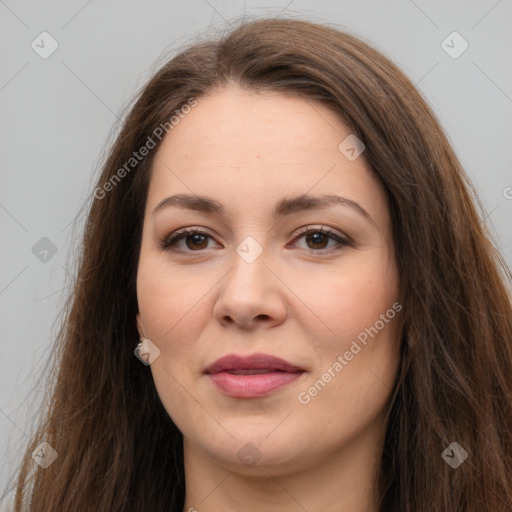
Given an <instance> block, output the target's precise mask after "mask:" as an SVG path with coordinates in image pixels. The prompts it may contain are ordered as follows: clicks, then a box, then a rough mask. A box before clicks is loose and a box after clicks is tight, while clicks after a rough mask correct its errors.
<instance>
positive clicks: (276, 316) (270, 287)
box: [215, 236, 285, 328]
mask: <svg viewBox="0 0 512 512" xmlns="http://www.w3.org/2000/svg"><path fill="white" fill-rule="evenodd" d="M231 258H232V260H231V267H232V268H231V271H230V272H228V274H227V275H226V276H225V280H223V285H222V286H221V291H220V295H219V297H218V302H217V304H216V306H215V314H216V316H217V318H218V320H219V321H220V322H222V323H226V321H228V322H229V321H232V322H234V323H236V324H238V325H239V326H241V327H244V328H249V327H251V326H253V325H254V322H256V321H257V320H258V319H265V320H267V321H269V319H270V320H271V322H272V323H275V322H277V323H280V322H282V320H283V318H284V317H283V315H284V313H285V307H284V304H283V300H282V297H280V296H279V291H278V289H277V288H276V286H278V284H277V283H276V282H275V279H274V277H273V274H272V272H270V270H269V269H268V268H267V265H268V264H269V260H268V254H267V252H266V251H264V248H263V247H262V245H260V243H259V242H258V241H257V240H256V239H255V238H254V237H252V236H247V237H246V238H244V239H243V240H242V241H241V242H240V243H239V244H238V245H237V246H236V247H235V250H234V251H233V254H232V256H231Z"/></svg>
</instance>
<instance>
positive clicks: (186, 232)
mask: <svg viewBox="0 0 512 512" xmlns="http://www.w3.org/2000/svg"><path fill="white" fill-rule="evenodd" d="M308 233H324V234H326V235H328V237H329V238H330V239H331V240H334V241H335V242H337V246H336V247H334V248H330V249H319V250H315V249H305V250H309V251H311V252H313V253H318V254H328V253H331V252H334V251H336V250H337V249H339V248H340V247H347V246H352V245H354V242H353V240H352V239H351V238H350V237H349V236H347V235H344V234H340V233H338V232H337V231H336V230H334V229H332V228H330V227H328V226H324V225H321V224H317V225H314V224H307V225H305V226H302V227H300V228H298V229H297V230H296V231H295V233H294V234H293V238H292V240H291V241H290V242H288V244H287V247H288V245H290V244H293V243H295V242H296V241H297V240H298V239H299V238H302V237H303V236H305V235H307V234H308ZM195 234H200V235H205V236H206V237H208V238H211V239H213V240H214V239H215V237H214V236H213V235H211V234H210V233H209V232H208V230H206V228H202V227H194V226H190V227H186V228H181V229H178V230H176V231H174V232H173V233H171V234H170V235H169V236H167V237H166V238H165V239H164V240H163V241H162V242H161V243H159V246H160V249H162V250H164V251H173V252H176V253H182V254H184V253H199V254H200V253H203V252H204V251H206V250H207V249H200V250H197V251H193V250H186V251H182V250H181V249H173V248H172V245H174V244H175V243H176V242H179V241H181V240H182V239H184V238H186V237H187V236H190V235H195Z"/></svg>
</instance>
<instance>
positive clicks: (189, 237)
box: [160, 229, 212, 252]
mask: <svg viewBox="0 0 512 512" xmlns="http://www.w3.org/2000/svg"><path fill="white" fill-rule="evenodd" d="M209 239H212V237H211V236H210V235H208V234H206V233H203V232H202V231H199V230H197V229H196V230H194V229H184V230H182V231H178V232H177V233H173V234H172V235H171V236H169V237H167V238H166V239H165V240H164V241H163V242H162V243H161V244H160V247H161V248H162V249H163V250H176V251H183V252H198V251H201V250H203V249H207V248H208V241H209ZM182 241H184V242H185V247H183V246H181V247H180V244H181V242H182Z"/></svg>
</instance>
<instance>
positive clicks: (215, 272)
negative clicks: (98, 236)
mask: <svg viewBox="0 0 512 512" xmlns="http://www.w3.org/2000/svg"><path fill="white" fill-rule="evenodd" d="M348 135H350V131H349V130H348V129H347V128H346V127H345V126H344V125H343V124H342V122H341V120H340V119H339V118H338V116H337V115H336V114H335V113H334V112H332V111H330V110H329V109H328V108H327V107H325V106H323V105H321V104H318V103H315V102H312V101H310V100H305V99H304V98H301V97H297V96H293V95H283V94H281V93H269V92H265V93H256V92H252V91H244V90H241V89H238V88H236V87H235V86H230V87H229V88H227V89H224V90H217V91H215V92H213V93H211V94H210V95H208V96H203V97H201V98H198V105H197V106H196V107H195V108H193V109H192V110H191V112H190V113H189V114H187V115H186V116H185V117H184V118H183V119H182V120H181V121H180V122H179V124H177V125H176V126H175V127H174V128H173V130H172V131H171V132H169V134H168V135H167V136H166V137H165V139H164V140H163V142H162V145H161V147H160V148H159V149H158V153H157V155H156V158H155V162H154V165H153V170H152V176H151V181H150V187H149V192H148V198H147V204H146V210H145V219H144V226H143V238H142V246H141V253H140V262H139V268H138V275H137V295H138V304H139V313H138V314H137V322H138V325H139V327H140V329H141V331H142V332H143V333H144V335H145V336H146V337H148V338H149V339H150V340H152V342H153V343H154V344H155V345H156V346H157V347H158V348H159V349H160V355H159V356H158V357H157V358H156V359H155V360H154V362H153V363H152V364H151V366H150V369H151V372H152V375H153V378H154V382H155V385H156V388H157V391H158V394H159V396H160V399H161V400H162V403H163V405H164V407H165V408H166V410H167V412H168V413H169V415H170V416H171V418H172V419H173V421H174V422H175V423H176V425H177V426H178V428H179V429H180V431H181V432H182V433H183V436H184V454H185V476H186V490H187V492H186V503H185V507H184V509H183V510H184V511H189V510H197V511H198V512H214V511H215V512H218V511H219V510H222V511H223V512H230V511H239V510H249V511H255V512H256V511H265V512H273V511H277V510H279V512H288V511H303V510H309V511H316V510H323V511H335V510H336V511H337V512H340V511H342V512H343V511H347V512H348V511H350V512H358V511H361V512H362V511H365V512H368V511H377V503H376V500H375V495H374V493H373V492H372V491H373V489H374V478H375V468H376V465H377V464H378V460H379V457H380V453H381V449H382V436H383V429H384V425H385V414H386V411H387V405H388V403H389V398H390V392H391V387H392V383H393V381H394V378H395V376H396V372H397V369H398V339H399V327H398V326H399V321H398V318H399V316H400V314H399V313H398V314H397V316H396V317H395V318H394V320H390V321H388V322H387V323H385V326H384V327H383V328H382V329H380V330H379V331H378V334H377V335H375V336H374V337H373V338H372V337H368V342H367V345H366V346H363V345H361V344H360V345H361V346H362V349H361V351H359V352H358V353H357V354H356V355H354V356H353V358H352V360H350V361H346V362H347V364H346V366H344V367H343V369H342V370H341V371H339V372H334V374H335V377H332V378H331V380H330V382H329V383H327V384H326V385H325V387H323V389H322V390H321V391H320V392H318V393H317V395H316V396H314V397H312V398H311V400H310V401H309V403H307V404H303V403H300V402H299V400H298V394H299V393H300V392H304V391H307V390H308V388H310V387H311V386H312V384H313V383H314V382H315V381H317V380H318V379H320V378H322V375H323V374H324V373H325V372H326V371H327V369H328V368H330V367H332V366H333V363H334V362H335V361H336V360H337V357H338V356H339V355H342V356H343V354H345V353H346V352H347V351H348V350H349V349H350V346H351V344H352V342H353V341H354V340H356V339H357V336H358V335H359V334H360V333H361V332H363V331H364V330H365V328H369V327H371V326H374V325H375V323H376V321H378V320H379V318H381V315H382V314H385V313H386V311H387V310H389V309H390V308H391V307H392V305H393V304H394V303H395V302H396V301H398V290H399V276H398V273H397V268H396V264H395V259H394V251H393V246H392V239H391V224H390V215H389V210H388V205H387V202H386V197H385V194H384V191H383V189H382V187H381V185H380V183H379V182H378V181H377V179H376V178H375V177H374V175H373V174H372V173H371V171H370V168H369V166H368V165H367V163H366V162H365V160H364V152H363V154H362V155H361V156H359V157H358V158H357V159H356V160H354V161H350V160H349V159H347V158H346V157H345V156H344V155H343V154H342V153H341V152H340V151H339V150H338V145H339V144H340V142H341V141H343V140H344V139H345V138H346V137H347V136H348ZM178 193H184V194H197V195H200V196H203V195H204V196H208V197H210V198H212V199H214V200H216V201H217V202H219V203H221V204H222V205H223V206H224V208H225V210H226V212H225V214H224V215H219V214H210V213H205V212H199V211H193V210H189V209H183V208H179V207H176V206H170V207H167V208H163V209H162V210H160V211H159V212H158V213H157V214H155V215H154V216H153V215H152V212H153V210H154V208H155V207H156V205H157V204H158V203H159V202H160V201H161V200H163V199H164V198H166V197H168V196H170V195H173V194H178ZM304 193H308V194H310V195H315V196H316V195H322V194H334V193H335V194H338V195H341V196H343V197H346V198H350V199H351V200H353V201H356V202H357V203H358V204H359V205H361V206H362V207H363V208H364V209H365V210H366V211H367V212H368V214H369V215H370V216H371V218H372V219H373V222H374V225H373V224H372V223H371V222H370V221H368V220H367V219H366V218H365V217H364V216H363V215H361V214H359V213H358V212H357V211H356V210H355V209H353V208H350V207H347V206H343V205H341V204H337V205H331V206H328V207H326V208H323V209H320V210H311V211H299V212H296V213H294V214H293V215H289V216H286V217H283V218H279V219H274V218H272V216H271V212H272V209H273V208H274V205H275V203H276V202H278V201H279V200H281V199H282V198H285V197H286V198H289V197H292V196H296V195H300V194H304ZM303 226H312V228H319V227H321V226H326V227H329V228H330V229H331V230H332V231H334V233H335V234H336V235H339V236H340V237H342V238H345V237H347V236H348V237H350V238H351V239H352V240H353V245H352V246H343V245H338V243H337V242H336V241H335V240H334V239H331V238H329V237H322V236H321V235H320V237H319V238H318V236H319V235H316V236H317V238H316V239H314V240H309V241H308V239H307V236H306V235H302V236H301V237H300V238H297V230H298V228H301V227H303ZM184 227H195V228H198V229H201V230H202V231H204V232H205V233H206V234H207V235H209V237H210V238H208V237H206V238H202V239H201V238H199V239H198V238H197V237H196V238H194V237H190V236H189V237H188V239H187V238H184V239H181V241H179V242H177V245H176V246H174V249H175V251H174V252H173V251H172V250H170V249H167V250H164V249H162V248H161V247H160V246H159V243H161V242H163V241H164V240H165V239H166V237H168V236H169V235H170V234H171V233H173V232H175V231H177V230H178V229H180V228H184ZM313 232H315V231H313ZM247 236H252V237H253V238H254V239H255V240H256V241H257V242H258V244H259V245H260V246H261V249H262V251H263V252H262V253H261V254H260V255H259V256H258V257H257V258H256V259H255V261H253V262H252V263H247V261H246V260H244V259H243V258H242V257H241V256H240V255H239V254H238V253H237V252H236V248H237V246H238V245H239V244H240V243H241V242H242V241H243V240H244V239H245V238H246V237H247ZM255 352H263V353H267V354H272V355H275V356H278V357H281V358H283V359H285V360H287V361H289V362H291V363H293V364H295V365H297V366H300V367H302V368H303V369H305V370H306V372H305V373H304V374H303V375H302V376H301V377H300V378H299V379H298V380H296V381H294V382H292V383H290V384H288V385H286V386H284V387H282V388H280V389H278V390H275V391H274V392H273V393H271V394H270V395H268V396H266V397H261V398H233V397H229V396H227V395H225V394H223V393H222V392H221V391H219V390H218V389H217V388H216V387H215V386H214V384H213V383H212V382H211V379H210V378H209V377H208V376H207V375H205V374H204V373H203V372H204V369H205V368H206V367H207V366H208V365H209V364H211V363H212V362H214V361H215V360H217V359H218V358H219V357H221V356H224V355H226V354H233V353H236V354H242V355H247V354H252V353H255ZM332 374H333V371H332V370H331V375H332ZM248 442H250V443H252V445H254V446H255V447H256V449H257V451H256V450H255V449H254V448H250V450H251V449H252V450H253V451H255V453H257V454H258V455H259V456H260V458H259V460H257V461H256V463H254V464H252V465H251V464H249V465H248V464H246V463H244V462H243V461H242V460H241V459H240V458H239V457H238V456H237V453H238V451H239V450H240V449H241V448H242V447H244V445H246V443H248ZM246 449H247V447H246Z"/></svg>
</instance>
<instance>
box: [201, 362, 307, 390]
mask: <svg viewBox="0 0 512 512" xmlns="http://www.w3.org/2000/svg"><path fill="white" fill-rule="evenodd" d="M204 373H205V374H206V375H208V376H209V378H210V379H211V381H212V382H213V384H215V386H216V387H217V389H218V390H219V391H221V392H222V393H224V394H226V395H228V396H231V397H237V398H258V397H263V396H267V395H269V394H271V393H272V392H273V391H275V390H277V389H279V388H281V387H283V386H285V385H286V384H289V383H291V382H293V381H295V380H297V379H298V378H300V377H301V376H302V375H303V374H304V373H306V371H305V370H304V369H303V368H301V367H299V366H296V365H294V364H292V363H289V362H288V361H285V360H284V359H281V358H278V357H275V356H271V355H268V354H252V355H250V356H245V357H243V356H237V355H228V356H224V357H222V358H220V359H218V360H217V361H215V362H214V363H213V364H211V365H210V366H208V367H207V368H206V370H205V371H204Z"/></svg>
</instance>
